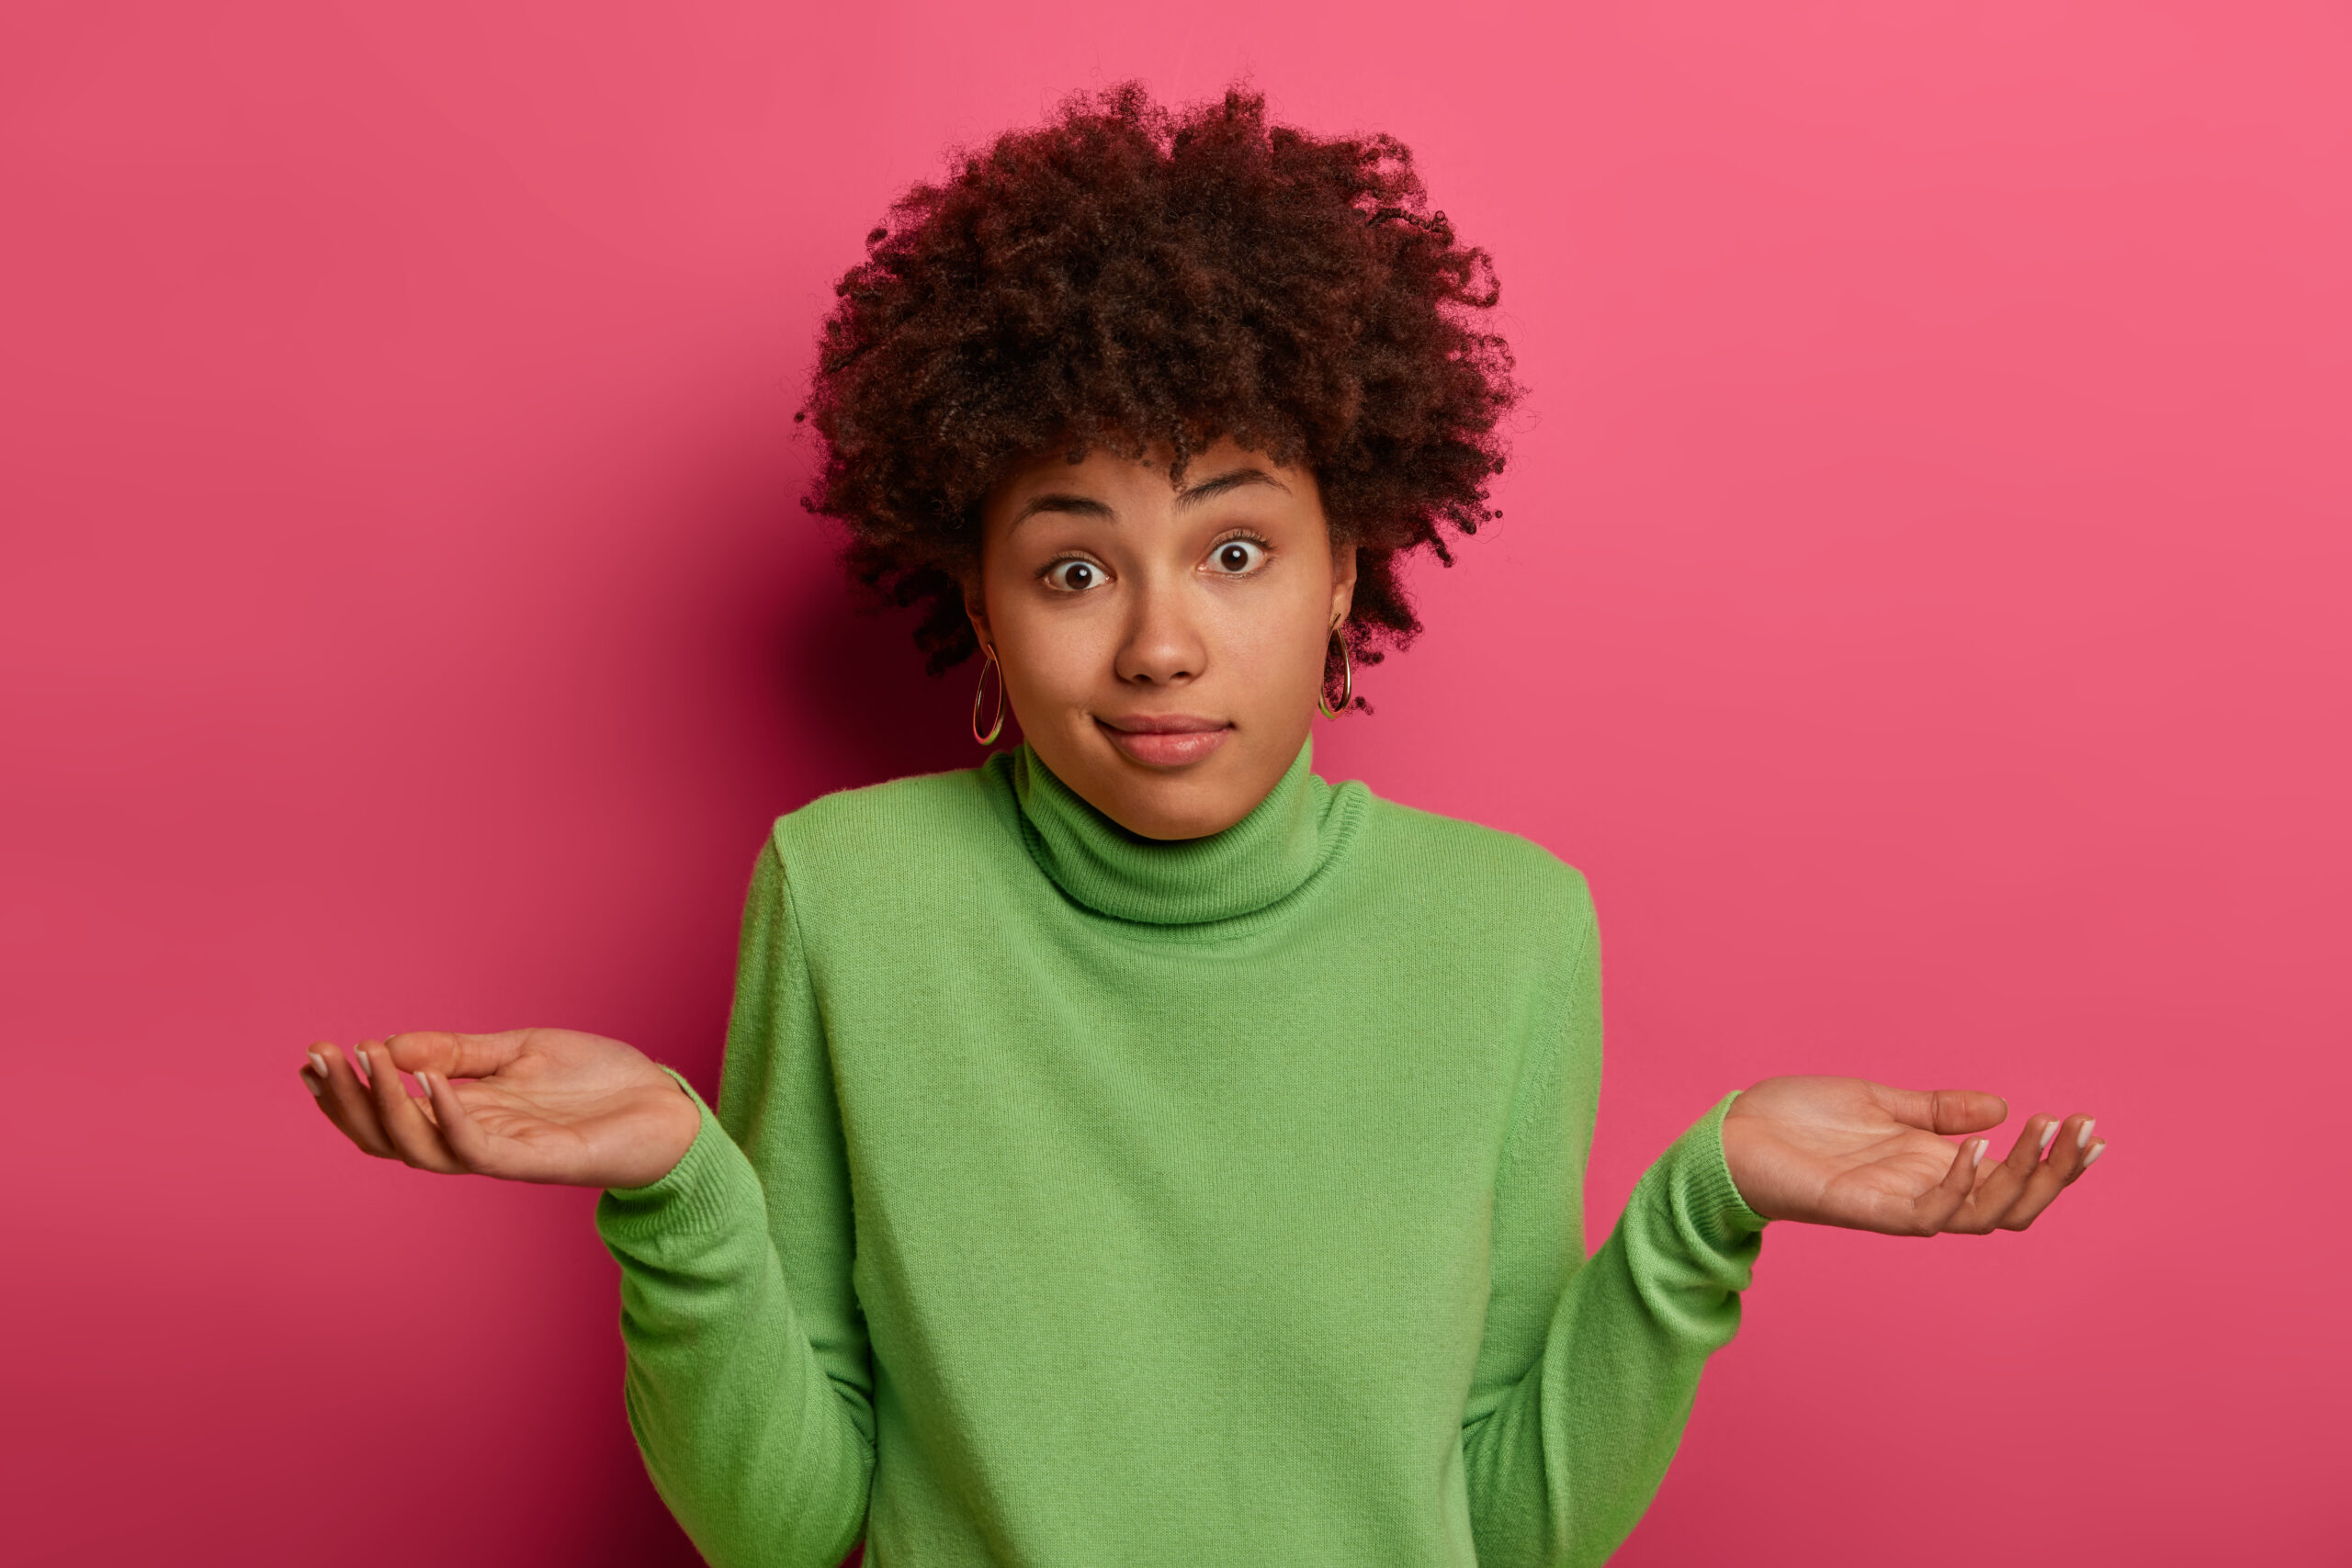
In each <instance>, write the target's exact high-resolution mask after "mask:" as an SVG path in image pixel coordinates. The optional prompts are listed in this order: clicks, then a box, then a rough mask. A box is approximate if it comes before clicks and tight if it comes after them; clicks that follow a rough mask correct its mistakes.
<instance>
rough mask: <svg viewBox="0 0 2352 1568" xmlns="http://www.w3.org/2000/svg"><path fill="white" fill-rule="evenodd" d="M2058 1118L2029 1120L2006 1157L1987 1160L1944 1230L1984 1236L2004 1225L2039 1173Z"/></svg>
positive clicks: (2047, 1117) (2056, 1130)
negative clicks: (2042, 1152) (1964, 1201)
mask: <svg viewBox="0 0 2352 1568" xmlns="http://www.w3.org/2000/svg"><path fill="white" fill-rule="evenodd" d="M2057 1132H2058V1118H2056V1117H2055V1116H2030V1117H2028V1118H2027V1119H2026V1123H2025V1126H2024V1127H2023V1128H2021V1129H2019V1131H2018V1140H2017V1142H2016V1143H2014V1144H2012V1145H2009V1153H2008V1157H2007V1158H2006V1159H2003V1160H2000V1161H1998V1162H1997V1163H1996V1162H1995V1161H1993V1160H1990V1159H1987V1160H1986V1161H1985V1163H1984V1164H1982V1165H1979V1166H1978V1167H1977V1168H1976V1189H1975V1190H1974V1191H1973V1192H1972V1193H1970V1194H1969V1198H1968V1201H1967V1202H1966V1203H1964V1204H1962V1206H1961V1212H1960V1213H1958V1214H1956V1215H1954V1216H1953V1220H1952V1223H1951V1224H1950V1225H1948V1226H1946V1227H1945V1228H1946V1229H1948V1230H1951V1231H1956V1232H1960V1233H1962V1234H1963V1235H1987V1234H1989V1233H1990V1232H1992V1231H1994V1230H1996V1229H1999V1228H2002V1227H2003V1226H2005V1225H2007V1217H2008V1215H2009V1213H2010V1212H2011V1211H2012V1210H2013V1209H2014V1208H2015V1207H2016V1206H2017V1204H2018V1201H2020V1200H2021V1199H2023V1198H2024V1197H2025V1195H2026V1194H2027V1193H2028V1192H2029V1191H2030V1190H2032V1186H2033V1180H2034V1177H2035V1175H2036V1174H2037V1173H2038V1172H2039V1171H2040V1170H2041V1151H2042V1150H2044V1149H2046V1148H2048V1147H2049V1146H2050V1142H2051V1140H2052V1138H2053V1137H2055V1136H2056V1135H2057Z"/></svg>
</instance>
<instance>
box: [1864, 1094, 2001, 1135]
mask: <svg viewBox="0 0 2352 1568" xmlns="http://www.w3.org/2000/svg"><path fill="white" fill-rule="evenodd" d="M1871 1098H1872V1099H1874V1100H1877V1101H1878V1103H1879V1108H1880V1109H1881V1110H1883V1111H1885V1112H1886V1113H1887V1114H1888V1115H1890V1116H1892V1117H1894V1119H1895V1120H1896V1121H1897V1122H1903V1123H1905V1125H1908V1126H1913V1127H1924V1128H1926V1129H1927V1130H1928V1132H1930V1133H1943V1134H1952V1133H1981V1132H1983V1131H1984V1130H1985V1128H1987V1127H1997V1126H1999V1125H2000V1124H2001V1123H2002V1122H2006V1121H2007V1120H2008V1118H2009V1105H2008V1101H2007V1100H2003V1099H2002V1098H2001V1097H2000V1096H1999V1095H1997V1094H1986V1093H1985V1092H1983V1091H1982V1090H1980V1089H1889V1088H1887V1087H1886V1086H1885V1085H1884V1084H1875V1083H1874V1084H1872V1085H1871Z"/></svg>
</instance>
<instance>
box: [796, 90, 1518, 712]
mask: <svg viewBox="0 0 2352 1568" xmlns="http://www.w3.org/2000/svg"><path fill="white" fill-rule="evenodd" d="M865 246H866V256H865V261H863V262H861V263H860V264H859V265H856V266H854V267H853V268H851V269H850V271H849V272H848V274H847V275H846V276H843V277H842V280H841V281H840V283H839V284H837V285H836V286H835V290H834V291H835V293H836V294H838V295H839V296H840V301H839V303H838V304H837V305H836V306H835V307H834V309H833V310H832V313H831V315H830V316H829V317H828V318H827V319H826V321H825V329H824V337H823V342H822V345H821V349H820V355H819V358H818V364H817V369H816V373H815V377H814V382H813V385H812V387H811V389H810V392H809V400H808V403H807V405H806V406H805V407H804V408H803V409H802V411H801V412H800V413H799V414H798V415H797V416H796V418H797V419H800V420H805V421H808V422H809V423H812V424H813V425H814V427H815V429H816V431H817V433H818V434H819V435H820V437H821V438H822V440H823V444H824V451H823V463H822V466H821V468H820V469H819V471H818V473H817V476H816V478H815V479H813V480H812V481H811V483H810V486H809V494H808V496H807V498H806V500H805V502H804V504H805V505H806V506H807V507H808V508H809V510H810V511H812V512H816V513H822V514H824V515H827V516H830V517H833V518H836V519H838V520H840V521H841V522H842V524H844V525H846V526H847V529H848V534H849V539H848V546H847V550H846V559H847V564H848V567H849V570H850V572H851V575H852V576H853V577H854V578H855V579H856V580H857V581H859V582H861V583H863V584H865V586H866V587H868V588H870V589H872V590H874V591H876V592H877V593H878V594H879V595H880V596H881V598H882V599H884V600H885V601H887V602H888V603H890V604H898V605H914V606H920V607H922V610H923V615H922V621H921V624H920V625H919V626H918V627H917V630H916V634H915V639H916V641H917V643H918V644H919V645H920V646H921V647H922V649H923V651H924V652H925V654H927V655H928V663H929V668H930V669H931V671H933V673H937V672H939V671H944V670H945V669H947V668H948V667H949V666H951V665H953V664H955V663H956V662H957V661H958V660H962V659H964V658H965V657H966V656H967V655H969V654H971V653H973V652H974V651H976V642H975V639H974V637H973V635H972V630H971V626H970V625H969V623H968V622H967V619H966V617H965V615H964V609H963V594H962V587H961V581H962V574H963V573H965V572H966V571H967V570H970V569H971V568H972V567H973V566H974V565H975V564H976V563H977V561H978V553H979V547H980V507H981V504H982V502H983V501H984V500H985V498H986V497H987V495H988V493H989V490H990V489H991V487H992V486H993V485H994V484H995V482H996V481H997V479H999V477H1000V476H1001V474H1002V473H1004V472H1005V471H1006V469H1007V468H1009V467H1010V466H1011V465H1012V464H1014V463H1017V462H1019V461H1022V460H1023V459H1025V458H1028V457H1034V456H1035V454H1037V453H1040V452H1046V451H1050V450H1053V449H1055V448H1057V447H1060V448H1064V449H1066V450H1067V451H1068V452H1069V457H1070V460H1071V461H1072V462H1076V461H1079V460H1080V458H1082V457H1084V456H1085V454H1086V452H1087V451H1088V450H1089V449H1090V448H1091V447H1094V446H1101V447H1103V448H1104V449H1106V450H1110V451H1114V452H1118V453H1121V454H1123V455H1127V456H1133V457H1143V456H1144V455H1145V454H1146V452H1147V451H1148V449H1149V448H1151V447H1152V446H1157V445H1160V444H1165V445H1166V446H1170V447H1172V448H1173V449H1174V452H1175V455H1176V466H1175V472H1174V474H1173V475H1172V476H1171V478H1173V479H1175V480H1177V481H1178V482H1181V481H1182V474H1183V471H1184V466H1185V463H1186V461H1187V460H1188V459H1189V458H1190V457H1192V456H1193V455H1194V454H1196V453H1198V452H1200V451H1202V450H1203V449H1204V448H1205V447H1207V446H1210V445H1212V444H1214V443H1215V442H1216V440H1217V438H1218V437H1220V436H1230V437H1231V438H1232V439H1233V440H1235V441H1236V442H1238V444H1239V445H1241V446H1245V447H1249V448H1251V449H1253V450H1257V451H1262V452H1264V453H1266V454H1267V455H1268V456H1270V457H1272V458H1273V459H1274V460H1275V461H1276V462H1278V463H1281V464H1284V465H1287V466H1305V467H1306V468H1310V469H1311V470H1312V471H1313V472H1314V474H1315V476H1316V479H1317V484H1318V485H1319V487H1320V489H1321V491H1322V494H1323V503H1324V510H1325V513H1326V515H1327V516H1328V517H1329V521H1330V524H1331V527H1332V531H1333V536H1334V537H1335V539H1336V540H1338V541H1339V542H1341V543H1351V544H1353V545H1354V546H1355V547H1356V549H1357V574H1358V575H1357V586H1356V593H1355V603H1354V608H1353V610H1352V612H1351V615H1350V616H1349V618H1348V621H1347V623H1346V625H1345V626H1344V627H1343V628H1342V636H1343V637H1344V638H1345V639H1346V643H1347V647H1348V649H1349V650H1350V651H1351V652H1352V653H1353V654H1354V656H1355V657H1356V659H1357V660H1359V661H1361V662H1364V663H1376V662H1377V661H1378V660H1379V659H1380V657H1381V654H1380V649H1381V647H1382V645H1384V644H1385V645H1386V646H1388V647H1402V646H1403V645H1404V644H1405V643H1406V642H1407V641H1408V640H1409V639H1410V638H1411V637H1413V636H1414V635H1415V634H1416V633H1417V632H1419V630H1420V623H1419V620H1418V619H1417V618H1416V617H1415V616H1414V615H1413V610H1412V605H1411V604H1410V602H1409V601H1408V599H1407V597H1406V593H1405V588H1404V584H1403V581H1401V579H1400V577H1399V575H1398V570H1399V568H1400V566H1401V565H1402V562H1403V559H1404V558H1405V557H1407V556H1408V555H1409V554H1410V553H1411V552H1412V551H1414V550H1416V549H1419V548H1420V547H1424V546H1426V547H1429V549H1430V551H1431V552H1432V553H1433V554H1434V555H1436V557H1437V558H1438V559H1439V560H1440V561H1442V562H1444V563H1446V564H1448V565H1451V564H1452V561H1453V556H1452V553H1451V551H1450V550H1449V548H1448V546H1447V539H1446V535H1447V531H1448V530H1453V531H1454V532H1457V533H1461V534H1471V533H1475V532H1476V531H1477V528H1478V526H1479V525H1480V524H1482V523H1484V522H1486V521H1487V520H1488V519H1489V518H1492V517H1496V516H1498V515H1500V514H1499V513H1496V512H1493V511H1491V510H1489V509H1488V507H1487V482H1488V481H1489V479H1491V478H1492V477H1493V476H1494V475H1495V474H1496V473H1498V472H1499V471H1500V470H1501V468H1502V465H1503V451H1502V445H1501V441H1500V439H1499V436H1498V432H1497V428H1496V426H1497V422H1498V419H1499V418H1500V417H1501V415H1502V413H1503V412H1504V411H1505V410H1507V409H1508V408H1509V407H1510V405H1511V403H1512V401H1513V400H1515V399H1516V398H1517V396H1518V395H1519V388H1518V387H1517V385H1516V384H1515V383H1514V382H1513V381H1512V379H1511V359H1510V349H1509V347H1508V346H1507V345H1506V344H1504V342H1503V340H1502V339H1501V338H1500V337H1499V336H1498V335H1497V334H1495V333H1491V332H1488V331H1484V330H1482V326H1481V322H1482V314H1481V313H1482V312H1484V311H1486V310H1489V309H1491V308H1492V307H1493V305H1494V303H1495V300H1496V298H1497V293H1498V290H1497V286H1496V283H1495V276H1494V268H1493V265H1492V264H1491V262H1490V261H1489V259H1488V257H1487V253H1486V252H1485V251H1483V250H1480V249H1477V248H1476V247H1473V246H1467V245H1463V244H1459V243H1456V242H1455V240H1454V237H1453V226H1452V225H1451V224H1449V223H1448V222H1447V221H1446V218H1445V214H1444V213H1442V212H1437V211H1432V210H1430V205H1429V198H1428V196H1427V194H1426V192H1424V190H1423V189H1422V186H1421V182H1420V177H1419V175H1417V174H1416V173H1415V172H1414V170H1413V163H1412V154H1411V152H1408V150H1407V149H1406V148H1405V147H1404V146H1403V145H1402V144H1400V143H1399V142H1397V141H1396V140H1394V139H1393V138H1391V137H1387V136H1363V137H1333V138H1328V139H1326V138H1318V137H1314V136H1309V135H1307V134H1306V133H1305V132H1303V131H1300V130H1294V129H1291V128H1289V127H1286V126H1279V125H1271V124H1269V123H1268V122H1267V118H1266V106H1265V99H1264V97H1263V96H1262V95H1259V94H1255V93H1250V92H1247V91H1244V90H1241V89H1239V88H1235V89H1232V90H1229V91H1227V94H1226V95H1225V96H1224V98H1223V99H1222V100H1220V101H1216V102H1210V103H1204V104H1201V105H1198V106H1195V107H1190V108H1186V109H1183V110H1181V111H1171V110H1169V109H1167V108H1164V107H1160V106H1159V105H1157V104H1155V103H1154V102H1153V101H1152V99H1151V97H1150V96H1149V94H1148V93H1147V92H1146V91H1145V90H1144V88H1143V87H1142V86H1141V85H1138V84H1135V83H1129V84H1126V85H1122V86H1117V87H1113V88H1110V89H1108V90H1106V91H1103V92H1102V93H1100V94H1093V95H1087V94H1080V95H1079V96H1073V97H1071V98H1069V99H1068V100H1066V101H1065V102H1064V103H1063V104H1062V105H1061V107H1060V109H1059V110H1058V112H1057V115H1056V116H1055V118H1053V119H1051V120H1050V121H1049V122H1048V123H1047V124H1046V125H1045V126H1043V127H1041V128H1038V129H1035V130H1016V131H1012V132H1009V133H1007V134H1006V135H1004V136H1002V137H1001V138H999V139H998V140H997V141H996V142H994V143H993V144H992V145H990V146H989V147H987V148H986V149H984V150H980V151H977V152H973V151H966V152H961V153H959V154H957V155H956V160H955V166H954V168H953V170H952V172H951V175H950V177H949V178H948V179H947V180H945V181H944V183H942V184H938V185H931V184H924V185H918V186H914V187H913V188H912V189H910V191H908V192H907V194H906V195H905V196H904V197H900V198H899V201H898V203H897V204H896V205H895V206H894V207H892V208H891V209H890V212H889V216H888V220H886V221H885V222H884V223H883V224H882V226H881V227H879V228H876V230H874V231H873V232H871V233H870V234H868V235H867V236H866V240H865ZM1333 659H1334V662H1335V663H1336V661H1337V659H1338V650H1337V649H1334V650H1333Z"/></svg>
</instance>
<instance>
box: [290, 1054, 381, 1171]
mask: <svg viewBox="0 0 2352 1568" xmlns="http://www.w3.org/2000/svg"><path fill="white" fill-rule="evenodd" d="M311 1059H312V1060H313V1061H315V1062H317V1063H319V1064H320V1069H321V1077H322V1085H321V1092H320V1095H319V1109H320V1110H322V1111H325V1112H326V1115H327V1120H328V1121H330V1122H334V1124H335V1130H336V1131H337V1132H339V1133H341V1134H343V1135H344V1136H345V1137H346V1138H349V1139H350V1140H351V1141H352V1142H353V1143H355V1144H356V1145H359V1146H360V1148H361V1149H362V1150H364V1151H366V1152H367V1153H368V1154H371V1155H374V1156H376V1157H377V1158H378V1159H398V1158H400V1157H401V1156H400V1151H399V1150H398V1149H395V1148H394V1147H392V1141H391V1139H390V1138H388V1137H386V1136H385V1135H384V1124H383V1122H382V1121H381V1120H380V1119H379V1117H378V1116H377V1114H376V1107H375V1104H374V1102H373V1101H372V1100H370V1099H369V1098H368V1086H367V1084H365V1083H364V1082H362V1081H361V1080H360V1077H359V1073H358V1070H357V1069H356V1068H355V1067H354V1066H352V1065H351V1064H350V1063H349V1062H348V1061H346V1060H345V1059H344V1055H343V1052H342V1051H341V1050H340V1049H338V1048H337V1047H336V1046H335V1045H334V1043H332V1042H328V1041H321V1042H320V1043H318V1044H316V1045H313V1046H311Z"/></svg>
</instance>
